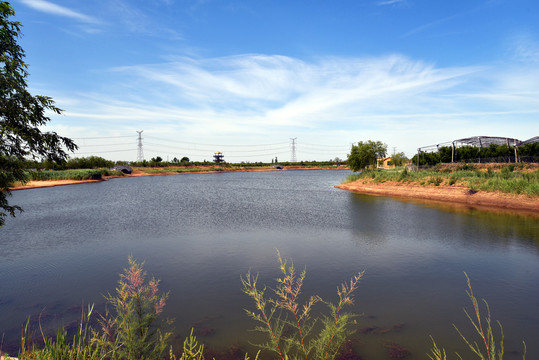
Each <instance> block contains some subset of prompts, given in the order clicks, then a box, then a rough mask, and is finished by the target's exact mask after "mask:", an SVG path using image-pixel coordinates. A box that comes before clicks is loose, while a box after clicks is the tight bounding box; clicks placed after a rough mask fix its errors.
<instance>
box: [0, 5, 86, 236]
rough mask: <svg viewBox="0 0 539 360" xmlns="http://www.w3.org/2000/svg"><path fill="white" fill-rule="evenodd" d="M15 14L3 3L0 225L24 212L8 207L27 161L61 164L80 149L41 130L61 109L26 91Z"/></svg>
mask: <svg viewBox="0 0 539 360" xmlns="http://www.w3.org/2000/svg"><path fill="white" fill-rule="evenodd" d="M14 15H15V11H14V10H13V8H12V7H11V6H10V5H9V3H8V2H6V1H0V49H1V51H2V52H1V54H0V65H1V66H0V226H2V225H3V224H4V221H5V218H6V216H7V215H11V216H15V213H16V212H20V211H22V209H21V208H20V207H19V206H12V205H9V203H8V201H7V197H8V196H10V195H11V193H10V190H9V187H10V186H11V185H12V184H13V183H15V182H25V181H27V180H28V178H27V177H26V175H25V174H24V172H23V171H22V168H23V164H24V162H25V159H30V158H31V159H36V158H45V159H49V160H51V161H56V162H61V161H63V160H64V159H65V158H66V157H67V154H66V152H65V150H64V148H65V149H67V151H72V150H75V149H76V148H77V146H76V145H75V143H74V142H73V141H72V140H70V139H68V138H65V137H61V136H59V135H58V134H56V133H55V132H43V131H42V130H40V128H42V127H43V126H45V125H46V124H47V123H48V122H49V121H50V118H49V117H47V116H46V113H47V112H48V111H50V112H52V113H56V114H60V113H61V110H60V109H59V108H57V107H56V106H55V105H54V101H53V100H52V99H51V98H50V97H47V96H41V95H35V96H34V95H32V94H30V92H28V90H27V77H28V71H27V68H28V65H27V64H26V63H25V62H24V57H25V54H24V50H23V49H22V47H21V46H20V45H19V44H18V43H17V41H18V38H19V37H20V36H21V30H20V29H21V24H20V23H19V22H17V21H12V20H10V17H11V16H14Z"/></svg>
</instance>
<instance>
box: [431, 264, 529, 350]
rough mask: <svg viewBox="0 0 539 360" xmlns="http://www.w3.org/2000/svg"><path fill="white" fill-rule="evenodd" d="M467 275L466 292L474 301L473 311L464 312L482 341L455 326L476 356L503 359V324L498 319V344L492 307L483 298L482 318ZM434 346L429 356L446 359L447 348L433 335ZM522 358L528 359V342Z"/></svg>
mask: <svg viewBox="0 0 539 360" xmlns="http://www.w3.org/2000/svg"><path fill="white" fill-rule="evenodd" d="M464 275H465V276H466V281H467V285H468V290H466V294H468V297H469V299H470V300H471V302H472V307H473V312H472V313H471V314H470V313H469V312H468V310H466V309H464V313H465V314H466V317H467V318H468V320H469V321H470V323H471V324H472V326H473V328H474V330H475V332H476V333H477V335H478V336H479V339H480V341H479V342H477V341H473V342H472V341H470V340H468V338H467V337H465V336H464V335H463V334H462V332H461V331H460V330H459V329H458V328H457V327H456V326H455V325H454V324H453V327H454V328H455V329H456V330H457V332H458V333H459V335H460V337H461V338H462V340H464V342H465V343H466V345H467V346H468V348H469V349H470V350H471V351H472V352H473V353H474V354H475V355H476V357H477V358H478V359H480V360H502V359H503V355H504V346H503V341H504V334H503V327H502V324H501V323H500V322H499V321H498V322H497V323H498V326H499V327H500V337H501V338H500V340H499V341H498V344H496V339H495V338H494V332H493V330H492V319H491V316H490V307H489V305H488V303H487V302H486V300H485V299H483V302H484V303H485V308H486V315H485V316H484V317H483V318H482V317H481V309H480V308H479V302H478V301H477V298H476V297H475V295H474V292H473V289H472V285H471V282H470V278H469V277H468V274H466V273H464ZM431 340H432V343H433V347H432V349H431V352H430V353H429V354H428V356H429V358H430V359H431V360H446V359H447V358H446V354H445V349H443V348H442V349H440V348H438V346H437V345H436V342H435V341H434V339H433V338H432V337H431ZM457 356H458V357H459V359H462V356H460V355H459V354H458V353H457ZM522 359H523V360H525V359H526V343H524V353H523V356H522Z"/></svg>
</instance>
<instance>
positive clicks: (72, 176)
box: [26, 169, 123, 181]
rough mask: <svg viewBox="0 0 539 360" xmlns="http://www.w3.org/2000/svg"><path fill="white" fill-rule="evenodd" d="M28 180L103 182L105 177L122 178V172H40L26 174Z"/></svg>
mask: <svg viewBox="0 0 539 360" xmlns="http://www.w3.org/2000/svg"><path fill="white" fill-rule="evenodd" d="M26 174H27V177H28V180H36V181H50V180H101V179H102V178H103V176H113V175H114V176H122V175H123V173H122V172H121V171H114V170H109V169H77V170H38V171H28V172H26Z"/></svg>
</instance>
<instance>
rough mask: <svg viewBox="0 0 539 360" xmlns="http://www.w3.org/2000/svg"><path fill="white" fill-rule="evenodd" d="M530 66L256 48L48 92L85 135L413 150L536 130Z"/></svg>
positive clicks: (131, 69)
mask: <svg viewBox="0 0 539 360" xmlns="http://www.w3.org/2000/svg"><path fill="white" fill-rule="evenodd" d="M530 74H536V75H537V76H539V68H538V67H537V66H535V67H533V66H531V67H527V68H523V67H518V68H517V67H515V68H512V69H509V68H496V67H482V66H470V67H446V68H441V67H436V66H435V65H434V64H428V63H425V62H422V61H417V60H413V59H410V58H407V57H404V56H400V55H392V56H385V57H377V58H374V57H373V58H321V59H319V60H317V61H313V62H307V61H302V60H299V59H295V58H291V57H285V56H270V55H257V54H247V55H238V56H232V57H221V58H209V59H199V58H176V59H174V61H170V62H167V63H161V64H150V65H136V66H126V67H121V68H115V69H113V70H112V71H111V72H110V76H109V78H110V79H109V82H107V83H105V84H103V85H104V87H105V88H106V89H107V90H105V91H104V92H103V91H98V90H96V92H95V93H92V94H90V93H85V94H79V95H78V96H76V97H75V98H74V97H73V95H70V96H66V95H62V96H56V95H54V94H51V95H52V96H53V97H54V98H55V99H56V100H57V103H58V104H59V105H60V106H61V107H65V108H66V109H68V111H66V114H65V116H64V117H63V118H62V119H61V120H60V121H61V122H63V124H65V123H68V122H73V123H76V125H77V126H78V127H79V128H81V127H84V126H87V127H88V129H89V130H88V133H92V130H91V129H92V128H93V127H95V126H100V127H101V130H102V131H114V132H115V133H120V132H121V130H120V129H126V131H131V132H133V129H145V131H146V132H148V133H150V132H153V133H160V134H161V136H164V137H173V138H176V139H180V140H178V141H180V142H181V140H182V139H183V141H191V142H195V143H209V142H212V141H213V142H216V143H223V142H230V143H234V144H242V143H248V144H252V143H253V142H254V141H255V140H253V139H262V140H258V141H261V142H268V141H270V142H274V141H275V140H279V141H281V140H283V139H284V140H285V141H286V140H287V139H288V138H289V137H296V136H298V137H299V138H300V140H301V141H304V142H312V143H318V144H324V143H332V144H334V145H341V144H349V143H350V142H352V141H358V140H366V139H369V138H372V139H380V140H382V141H384V142H386V143H388V145H390V146H396V147H398V149H399V151H405V152H406V153H408V154H410V153H413V152H414V151H415V149H416V148H417V147H419V146H424V145H428V144H431V143H439V142H445V141H449V140H452V139H457V138H463V137H468V136H476V135H494V136H508V137H516V138H528V137H530V136H531V135H536V133H539V124H538V123H537V122H536V118H537V116H538V114H539V83H537V81H536V80H535V79H537V78H538V77H537V76H535V75H534V76H530ZM64 96H66V97H67V98H65V99H64ZM63 101H65V102H66V103H67V104H68V105H69V106H63V105H62V103H63ZM55 121H56V120H55ZM83 124H85V125H84V126H83ZM516 124H525V125H526V126H520V127H519V126H518V125H516ZM127 129H128V130H127ZM530 134H531V135H530ZM65 135H66V136H73V137H78V136H80V135H79V134H75V135H78V136H75V135H71V134H70V133H66V134H65ZM306 137H308V138H306ZM344 137H345V138H344ZM268 138H270V139H271V140H268ZM264 139H266V140H264ZM328 156H329V155H328ZM333 156H337V155H333ZM339 156H342V155H339Z"/></svg>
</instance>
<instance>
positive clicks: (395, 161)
mask: <svg viewBox="0 0 539 360" xmlns="http://www.w3.org/2000/svg"><path fill="white" fill-rule="evenodd" d="M407 161H408V158H407V157H406V155H405V154H404V153H403V152H400V153H397V154H394V155H392V156H391V161H390V162H389V165H395V166H403V165H404V164H406V162H407Z"/></svg>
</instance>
